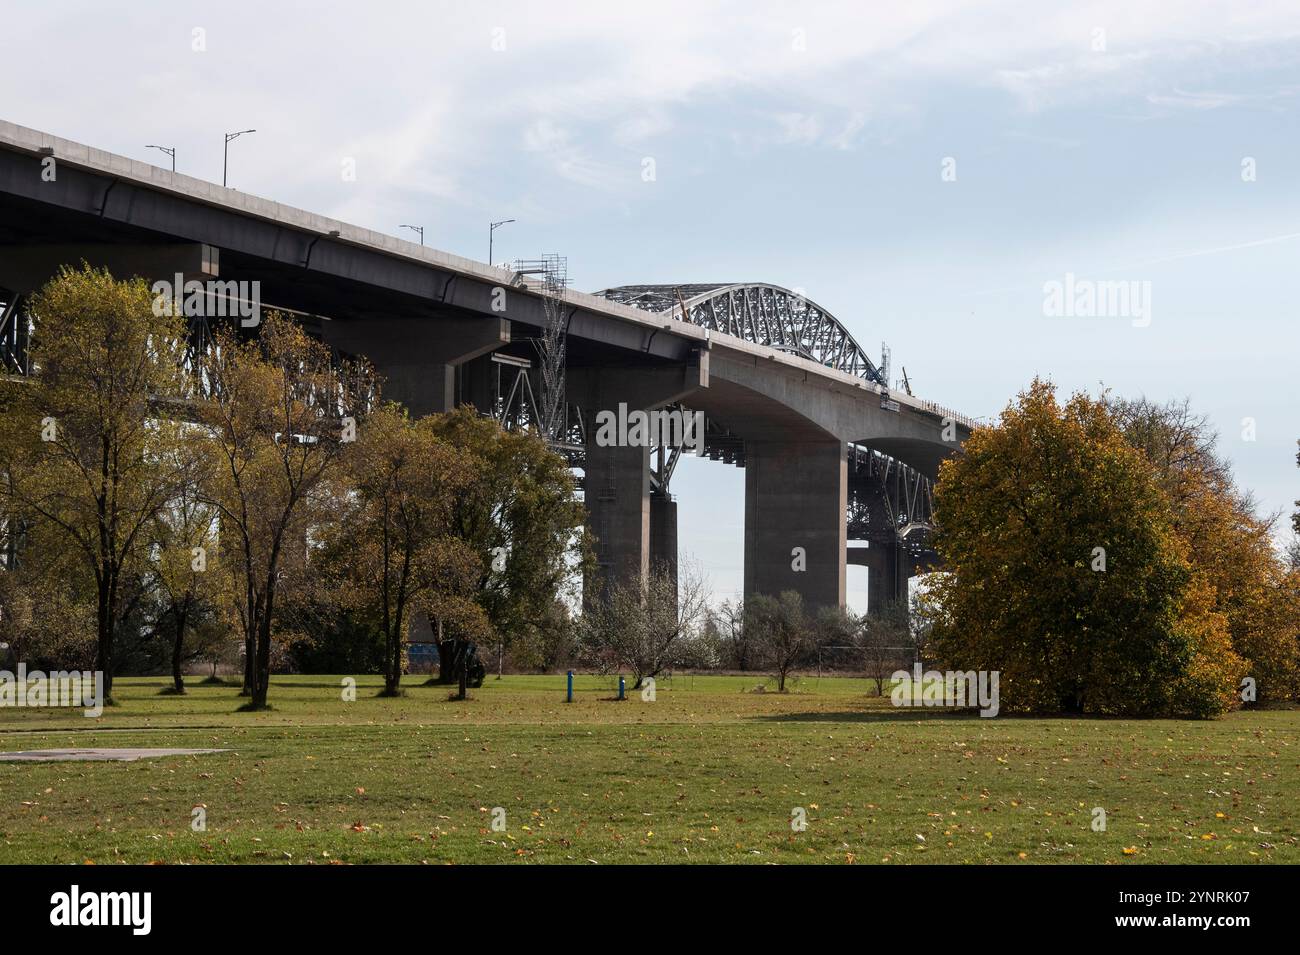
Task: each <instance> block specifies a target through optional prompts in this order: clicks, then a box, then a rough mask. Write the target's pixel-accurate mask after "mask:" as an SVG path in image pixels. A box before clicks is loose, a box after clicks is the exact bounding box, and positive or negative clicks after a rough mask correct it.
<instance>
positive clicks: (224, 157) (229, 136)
mask: <svg viewBox="0 0 1300 955" xmlns="http://www.w3.org/2000/svg"><path fill="white" fill-rule="evenodd" d="M255 132H257V130H255V129H241V130H240V131H239V132H237V133H226V146H225V151H224V152H223V153H222V154H221V185H222V186H223V187H224V186H225V185H226V167H227V165H229V162H230V141H231V140H232V139H238V138H239V137H240V136H242V135H244V133H255Z"/></svg>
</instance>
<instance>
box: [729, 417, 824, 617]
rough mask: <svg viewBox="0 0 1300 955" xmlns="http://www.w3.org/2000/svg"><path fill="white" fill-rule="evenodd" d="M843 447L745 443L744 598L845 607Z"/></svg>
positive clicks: (812, 607)
mask: <svg viewBox="0 0 1300 955" xmlns="http://www.w3.org/2000/svg"><path fill="white" fill-rule="evenodd" d="M846 447H847V446H846V445H845V444H844V442H842V441H800V442H786V441H746V442H745V596H746V597H750V596H752V595H754V594H766V595H768V596H773V597H774V596H777V595H778V594H780V593H781V592H782V591H784V590H795V591H798V592H799V593H800V594H802V595H803V599H804V605H805V607H806V608H807V609H808V611H810V612H816V611H817V610H818V609H819V608H821V607H842V606H844V597H845V580H846V573H845V568H846V557H847V554H846V550H847V547H848V539H847V538H848V528H847V525H846V523H845V519H844V515H845V511H846V507H847V502H848V470H847V462H846V457H845V450H846Z"/></svg>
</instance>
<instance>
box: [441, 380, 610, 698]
mask: <svg viewBox="0 0 1300 955" xmlns="http://www.w3.org/2000/svg"><path fill="white" fill-rule="evenodd" d="M430 421H431V425H430V427H432V429H433V431H434V433H435V434H436V435H437V436H438V437H440V438H441V439H442V440H443V441H444V442H446V443H447V444H448V445H450V446H452V447H455V448H456V449H458V450H459V451H460V452H462V454H463V455H465V457H466V458H467V462H466V467H467V468H468V469H469V471H470V473H471V474H472V475H473V480H472V481H470V482H469V483H468V484H467V485H466V486H465V487H464V488H463V490H462V491H461V493H459V494H457V495H456V498H455V501H454V502H453V508H452V516H451V529H452V533H453V534H454V536H456V537H457V538H458V539H459V540H461V541H463V542H464V543H465V544H466V545H468V546H469V548H470V549H471V550H472V551H473V552H474V554H476V555H477V558H478V579H477V593H478V597H477V600H478V603H479V606H480V607H481V608H482V609H483V613H484V614H485V615H486V617H487V620H488V623H489V625H490V628H491V632H492V634H493V636H494V638H495V639H496V640H497V641H499V642H501V643H502V644H503V645H504V646H505V647H507V648H509V647H510V645H511V644H512V642H513V641H514V640H515V639H516V637H517V636H518V635H520V634H523V633H526V632H527V631H528V630H529V628H531V627H533V626H534V625H535V624H536V622H537V621H540V620H545V619H547V618H548V617H549V616H550V615H551V614H553V612H554V608H553V602H554V601H555V600H556V599H557V597H558V598H561V599H567V602H568V603H570V604H572V603H574V602H575V601H574V599H573V598H574V596H575V595H574V594H573V590H574V584H573V581H574V580H576V579H580V578H581V575H582V573H583V569H584V568H585V567H587V566H589V565H590V562H591V556H590V548H589V542H588V540H587V538H586V535H585V534H583V533H582V532H581V529H582V527H583V525H584V522H585V520H586V513H585V509H584V508H583V505H582V502H581V501H579V500H578V499H577V497H576V494H575V485H574V480H573V475H572V473H571V472H570V470H569V467H568V463H567V462H566V461H565V460H564V458H562V457H560V456H559V455H558V454H556V453H555V452H554V451H552V450H551V449H550V448H549V447H548V446H547V444H546V442H545V441H544V440H542V439H541V438H540V437H538V436H537V435H535V434H532V433H530V432H524V431H519V432H509V431H505V430H503V429H502V428H501V427H500V426H499V425H498V424H497V423H496V422H495V421H493V420H492V419H490V418H485V417H483V416H482V415H479V414H478V413H477V412H475V411H474V409H473V408H471V407H469V406H468V405H462V406H461V407H460V408H458V409H456V410H455V411H452V412H450V413H447V414H442V415H436V416H432V417H431V419H430ZM433 622H434V628H435V631H436V633H437V639H438V644H439V646H438V653H439V658H440V666H441V672H440V677H439V679H440V681H441V682H452V681H453V680H454V679H456V678H457V675H456V674H455V673H454V672H453V669H454V661H456V660H461V659H464V645H465V643H466V642H467V641H468V640H469V639H470V638H471V635H470V634H468V633H465V632H462V630H461V629H460V628H459V626H458V624H457V622H456V621H454V620H448V619H444V618H442V617H438V616H436V615H435V616H434V618H433Z"/></svg>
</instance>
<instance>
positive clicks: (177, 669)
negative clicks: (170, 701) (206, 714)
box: [172, 612, 187, 693]
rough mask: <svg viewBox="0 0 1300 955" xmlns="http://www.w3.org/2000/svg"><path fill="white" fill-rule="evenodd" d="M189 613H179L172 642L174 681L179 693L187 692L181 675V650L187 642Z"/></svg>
mask: <svg viewBox="0 0 1300 955" xmlns="http://www.w3.org/2000/svg"><path fill="white" fill-rule="evenodd" d="M186 616H187V614H186V613H184V612H181V613H178V614H177V617H176V639H175V642H174V643H173V644H172V683H173V684H174V685H175V687H176V692H177V693H184V692H185V679H184V678H183V677H182V676H181V652H182V651H183V649H184V643H185V618H186Z"/></svg>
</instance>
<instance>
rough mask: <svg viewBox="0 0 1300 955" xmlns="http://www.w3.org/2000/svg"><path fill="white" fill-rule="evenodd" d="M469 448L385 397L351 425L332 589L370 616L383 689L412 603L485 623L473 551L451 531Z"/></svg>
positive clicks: (472, 627) (398, 662) (476, 630)
mask: <svg viewBox="0 0 1300 955" xmlns="http://www.w3.org/2000/svg"><path fill="white" fill-rule="evenodd" d="M472 465H473V458H471V457H470V456H469V455H465V454H462V453H461V452H460V451H458V450H457V449H455V448H453V447H451V446H450V445H448V444H447V442H446V441H444V440H443V439H442V438H441V437H439V435H438V434H437V431H436V428H435V422H434V420H433V419H431V418H424V419H421V420H419V421H416V422H412V421H411V420H410V419H409V418H408V416H407V414H406V412H405V411H404V410H403V409H402V408H401V407H400V406H398V405H395V404H391V403H386V404H383V405H381V406H380V407H379V408H377V409H376V410H375V411H374V412H373V413H372V414H370V415H369V416H368V417H367V418H366V420H365V423H364V425H363V426H362V427H361V429H360V430H359V432H358V436H357V441H356V447H355V448H354V449H353V452H352V454H351V456H350V460H349V477H350V487H351V489H352V495H351V500H352V502H353V503H352V508H351V511H350V513H349V515H348V517H347V518H346V519H345V520H343V521H341V522H340V523H339V524H338V525H337V528H338V533H339V535H340V536H341V541H339V542H337V543H336V544H335V545H334V546H335V548H336V549H338V550H339V551H341V552H344V553H346V564H345V566H343V567H342V568H341V569H343V570H344V573H343V574H342V575H340V577H339V578H338V580H339V584H340V592H341V593H343V594H345V595H347V598H348V599H349V600H350V602H351V603H352V604H354V605H356V606H357V607H358V608H359V609H361V610H362V611H365V612H369V613H371V614H373V615H374V616H375V617H376V618H377V619H378V621H379V626H380V628H381V631H382V633H383V639H384V694H385V695H388V696H395V695H397V694H398V693H399V692H400V682H401V676H402V648H403V643H404V640H405V637H406V633H407V628H408V626H409V625H410V621H411V616H412V614H413V613H415V612H423V613H427V614H429V615H430V616H431V617H435V618H437V619H441V620H443V621H447V622H450V624H451V625H452V626H453V627H454V628H455V630H456V632H457V633H459V634H462V635H464V636H476V635H478V634H480V633H482V632H484V631H485V630H486V627H487V620H486V615H485V614H484V611H483V608H482V607H481V606H480V605H479V604H478V602H477V601H476V599H475V598H476V596H477V589H478V583H479V575H480V564H479V560H478V555H477V554H476V553H475V552H474V550H473V549H472V548H471V547H470V545H469V544H468V543H466V542H465V541H463V540H459V539H457V538H456V537H455V536H453V533H452V516H453V513H454V511H455V506H456V501H457V500H458V499H459V498H460V497H461V496H462V495H463V494H465V493H466V490H467V488H469V487H470V486H471V485H472V484H473V482H474V481H475V479H476V477H477V475H476V474H475V472H474V469H473V467H472Z"/></svg>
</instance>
